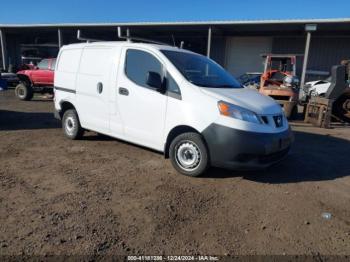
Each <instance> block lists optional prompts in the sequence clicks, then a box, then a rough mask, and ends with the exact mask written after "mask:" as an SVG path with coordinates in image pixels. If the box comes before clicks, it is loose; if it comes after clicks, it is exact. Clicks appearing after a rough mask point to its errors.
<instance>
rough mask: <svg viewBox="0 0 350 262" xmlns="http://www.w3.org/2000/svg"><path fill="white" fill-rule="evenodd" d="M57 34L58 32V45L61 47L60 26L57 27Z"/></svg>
mask: <svg viewBox="0 0 350 262" xmlns="http://www.w3.org/2000/svg"><path fill="white" fill-rule="evenodd" d="M57 34H58V47H59V48H61V47H62V46H63V35H62V30H61V28H58V29H57Z"/></svg>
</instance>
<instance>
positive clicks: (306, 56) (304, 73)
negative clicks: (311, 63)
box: [300, 32, 311, 87]
mask: <svg viewBox="0 0 350 262" xmlns="http://www.w3.org/2000/svg"><path fill="white" fill-rule="evenodd" d="M310 41H311V32H307V35H306V44H305V52H304V62H303V71H302V72H301V82H300V86H301V87H304V84H305V76H306V69H307V62H308V58H309V50H310Z"/></svg>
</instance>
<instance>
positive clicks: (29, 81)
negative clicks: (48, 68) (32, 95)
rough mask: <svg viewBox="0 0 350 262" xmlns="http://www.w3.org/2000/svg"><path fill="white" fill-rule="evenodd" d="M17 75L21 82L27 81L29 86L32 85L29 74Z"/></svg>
mask: <svg viewBox="0 0 350 262" xmlns="http://www.w3.org/2000/svg"><path fill="white" fill-rule="evenodd" d="M17 77H18V78H19V80H20V81H21V82H24V83H29V84H30V85H31V86H32V85H33V82H32V80H31V79H30V77H29V76H27V75H25V74H17Z"/></svg>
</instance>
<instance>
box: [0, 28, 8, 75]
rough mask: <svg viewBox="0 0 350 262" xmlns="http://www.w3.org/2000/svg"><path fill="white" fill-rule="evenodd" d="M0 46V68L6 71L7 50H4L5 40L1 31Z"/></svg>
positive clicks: (0, 30) (1, 30)
mask: <svg viewBox="0 0 350 262" xmlns="http://www.w3.org/2000/svg"><path fill="white" fill-rule="evenodd" d="M0 45H1V57H2V68H3V69H4V70H7V50H6V38H5V32H4V30H3V29H0Z"/></svg>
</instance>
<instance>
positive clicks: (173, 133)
mask: <svg viewBox="0 0 350 262" xmlns="http://www.w3.org/2000/svg"><path fill="white" fill-rule="evenodd" d="M187 132H194V133H197V134H200V135H201V133H200V132H199V131H198V130H196V129H195V128H193V127H191V126H187V125H179V126H176V127H174V128H172V129H171V130H170V132H169V133H168V136H167V139H166V142H165V145H164V157H165V158H169V148H170V144H171V142H172V141H173V140H174V138H175V137H177V136H178V135H180V134H183V133H187ZM202 138H203V137H202ZM203 140H204V138H203ZM204 142H205V141H204Z"/></svg>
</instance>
